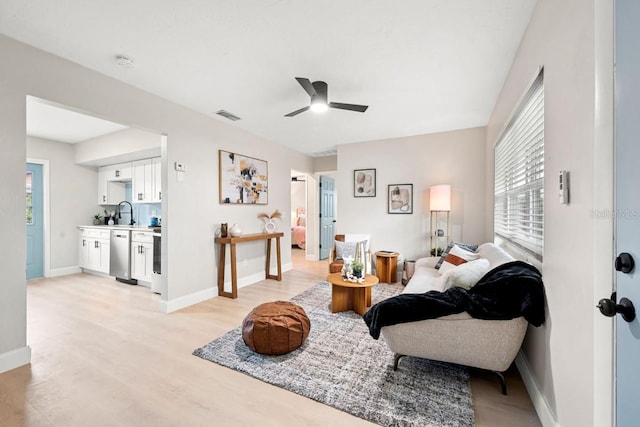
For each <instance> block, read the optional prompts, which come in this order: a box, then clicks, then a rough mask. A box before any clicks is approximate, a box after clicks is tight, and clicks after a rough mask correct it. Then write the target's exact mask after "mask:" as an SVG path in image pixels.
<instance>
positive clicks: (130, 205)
mask: <svg viewBox="0 0 640 427" xmlns="http://www.w3.org/2000/svg"><path fill="white" fill-rule="evenodd" d="M123 203H126V204H128V205H129V216H130V217H131V220H130V221H129V225H133V224H135V223H136V222H135V221H134V220H133V205H132V204H131V203H130V202H127V201H126V200H123V201H121V202H120V203H118V219H122V211H121V210H120V205H121V204H123Z"/></svg>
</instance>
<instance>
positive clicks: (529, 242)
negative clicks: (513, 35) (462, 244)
mask: <svg viewBox="0 0 640 427" xmlns="http://www.w3.org/2000/svg"><path fill="white" fill-rule="evenodd" d="M543 77H544V76H543V73H542V72H540V75H539V76H538V78H537V79H536V80H535V82H534V83H533V85H532V86H531V89H530V90H529V91H528V92H527V95H526V96H525V98H524V100H523V101H522V104H521V105H520V108H519V109H518V110H517V111H516V113H515V114H514V116H513V118H512V119H511V122H510V123H509V125H508V126H507V128H506V129H505V131H504V133H503V134H502V136H501V138H500V140H499V141H498V143H497V144H496V146H495V153H494V154H495V185H494V196H495V198H494V204H495V205H494V235H495V238H496V240H497V241H498V240H502V241H506V242H508V243H509V244H512V245H515V246H516V247H518V248H519V249H521V250H524V251H525V252H527V253H529V254H531V255H533V256H534V257H535V258H536V259H537V260H539V261H542V252H543V247H544V84H543Z"/></svg>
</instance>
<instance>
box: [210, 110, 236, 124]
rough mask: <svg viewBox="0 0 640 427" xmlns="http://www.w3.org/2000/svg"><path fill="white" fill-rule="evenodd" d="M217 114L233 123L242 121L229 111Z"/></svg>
mask: <svg viewBox="0 0 640 427" xmlns="http://www.w3.org/2000/svg"><path fill="white" fill-rule="evenodd" d="M216 114H217V115H219V116H222V117H224V118H225V119H229V120H231V121H232V122H235V121H238V120H240V117H238V116H236V115H235V114H233V113H230V112H228V111H227V110H220V111H216Z"/></svg>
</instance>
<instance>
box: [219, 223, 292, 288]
mask: <svg viewBox="0 0 640 427" xmlns="http://www.w3.org/2000/svg"><path fill="white" fill-rule="evenodd" d="M283 236H284V233H256V234H245V235H242V236H238V237H216V240H215V242H216V243H220V263H219V265H218V295H221V296H223V297H227V298H238V270H237V268H236V243H242V242H253V241H256V240H266V241H267V261H266V265H265V271H264V275H265V279H275V280H282V260H281V258H280V238H281V237H283ZM271 239H276V257H277V259H278V274H277V275H273V274H269V264H271ZM227 243H228V244H229V246H230V247H231V292H226V291H225V290H224V264H225V252H226V250H225V249H226V247H227Z"/></svg>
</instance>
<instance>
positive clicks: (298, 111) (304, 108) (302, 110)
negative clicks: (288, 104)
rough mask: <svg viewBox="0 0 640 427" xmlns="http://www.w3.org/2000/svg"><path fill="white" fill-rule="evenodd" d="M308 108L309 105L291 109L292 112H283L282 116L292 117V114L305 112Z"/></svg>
mask: <svg viewBox="0 0 640 427" xmlns="http://www.w3.org/2000/svg"><path fill="white" fill-rule="evenodd" d="M309 108H310V107H309V106H308V105H307V106H306V107H302V108H301V109H299V110H296V111H293V112H291V113H289V114H285V115H284V116H285V117H293V116H297V115H298V114H300V113H304V112H305V111H307V110H308V109H309Z"/></svg>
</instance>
